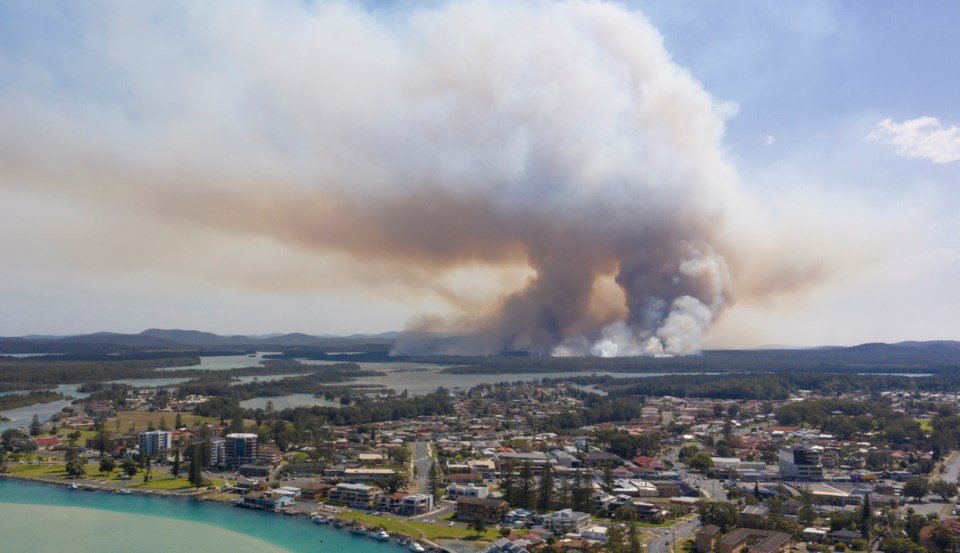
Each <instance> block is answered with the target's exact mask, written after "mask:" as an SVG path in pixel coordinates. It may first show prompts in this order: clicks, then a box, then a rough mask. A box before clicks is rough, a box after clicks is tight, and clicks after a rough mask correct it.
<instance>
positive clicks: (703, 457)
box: [687, 451, 713, 471]
mask: <svg viewBox="0 0 960 553" xmlns="http://www.w3.org/2000/svg"><path fill="white" fill-rule="evenodd" d="M687 464H688V465H689V466H690V468H691V469H693V470H699V471H704V470H707V469H710V468H713V459H711V458H710V454H709V453H707V452H705V451H700V452H698V453H696V454H695V455H694V456H693V457H691V458H690V462H689V463H687Z"/></svg>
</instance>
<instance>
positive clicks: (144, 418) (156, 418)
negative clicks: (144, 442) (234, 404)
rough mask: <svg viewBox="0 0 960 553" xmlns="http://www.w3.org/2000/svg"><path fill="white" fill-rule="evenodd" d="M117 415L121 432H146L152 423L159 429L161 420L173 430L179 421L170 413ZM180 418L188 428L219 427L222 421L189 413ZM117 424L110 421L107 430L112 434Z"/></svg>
mask: <svg viewBox="0 0 960 553" xmlns="http://www.w3.org/2000/svg"><path fill="white" fill-rule="evenodd" d="M117 414H118V416H119V417H120V431H121V432H126V431H127V430H129V429H130V428H134V429H136V430H138V431H141V432H144V431H146V430H147V427H149V426H150V423H151V422H152V423H153V425H154V426H155V427H159V426H160V419H163V420H164V422H166V423H167V426H168V427H169V428H173V423H174V422H176V420H177V414H176V413H171V412H169V411H154V412H150V411H120V412H119V413H117ZM180 418H181V419H182V420H183V424H185V425H187V426H193V425H198V426H199V425H202V424H203V423H205V422H206V423H209V424H210V426H213V427H218V426H219V425H220V419H217V418H213V417H200V416H197V415H194V414H193V413H188V412H187V413H180ZM116 424H117V423H116V420H115V419H110V420H109V421H108V422H107V429H108V430H110V431H111V432H113V431H115V430H116V428H117V427H116Z"/></svg>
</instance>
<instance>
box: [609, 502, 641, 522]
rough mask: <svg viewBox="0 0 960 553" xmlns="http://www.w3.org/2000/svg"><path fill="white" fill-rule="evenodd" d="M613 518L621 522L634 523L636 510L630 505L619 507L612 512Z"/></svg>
mask: <svg viewBox="0 0 960 553" xmlns="http://www.w3.org/2000/svg"><path fill="white" fill-rule="evenodd" d="M613 518H615V519H617V520H620V521H623V522H635V521H636V520H637V510H636V509H635V508H634V507H633V506H632V505H621V506H620V507H617V510H616V511H614V512H613Z"/></svg>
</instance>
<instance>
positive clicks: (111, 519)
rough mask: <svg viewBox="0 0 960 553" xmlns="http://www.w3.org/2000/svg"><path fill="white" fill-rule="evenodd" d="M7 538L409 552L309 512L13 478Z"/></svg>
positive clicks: (6, 547)
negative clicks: (313, 517) (313, 519)
mask: <svg viewBox="0 0 960 553" xmlns="http://www.w3.org/2000/svg"><path fill="white" fill-rule="evenodd" d="M0 536H2V541H0V550H3V551H30V552H40V553H46V552H50V553H59V552H63V551H70V552H71V553H127V552H129V551H137V552H138V553H170V552H171V551H204V552H206V553H217V552H221V551H222V552H224V553H226V552H229V553H246V552H253V551H256V552H258V553H301V552H304V553H306V552H309V553H337V552H340V551H350V552H351V553H396V552H400V551H404V549H401V548H400V547H398V546H397V545H396V543H395V542H389V543H387V542H378V541H374V540H371V539H369V538H363V537H357V536H353V535H351V534H349V533H348V532H346V531H345V530H337V529H334V528H332V527H329V526H319V525H317V524H314V523H312V522H310V521H309V520H307V519H306V518H303V517H287V516H283V515H277V514H273V513H263V512H259V511H248V510H244V509H237V508H234V507H230V506H225V505H220V504H214V503H211V502H207V503H201V502H198V501H194V500H191V499H183V498H158V497H144V496H140V495H136V494H132V495H117V494H110V493H104V492H85V491H80V490H70V489H69V488H65V487H60V486H51V485H46V484H33V483H27V482H21V481H16V480H9V479H0Z"/></svg>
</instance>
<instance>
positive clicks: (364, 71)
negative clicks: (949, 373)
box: [0, 1, 815, 356]
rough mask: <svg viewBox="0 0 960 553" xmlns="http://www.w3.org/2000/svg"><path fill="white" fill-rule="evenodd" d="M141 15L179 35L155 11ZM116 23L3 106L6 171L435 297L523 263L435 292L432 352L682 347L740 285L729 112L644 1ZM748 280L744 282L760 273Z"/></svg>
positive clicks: (196, 8) (341, 8)
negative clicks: (68, 79) (364, 269)
mask: <svg viewBox="0 0 960 553" xmlns="http://www.w3.org/2000/svg"><path fill="white" fill-rule="evenodd" d="M156 9H160V10H165V9H174V10H175V11H176V13H175V15H176V17H174V18H173V20H175V21H176V22H177V24H176V25H172V26H165V25H160V24H154V21H155V20H157V19H160V18H154V17H152V12H151V10H156ZM117 12H118V13H111V14H110V17H89V18H86V19H85V21H86V24H87V25H88V27H87V28H86V32H87V33H88V34H89V36H90V40H89V43H90V44H92V45H93V46H91V48H93V52H90V53H89V56H88V59H85V60H84V63H78V64H76V69H75V73H76V75H78V76H77V77H76V78H77V79H78V80H80V81H81V82H80V84H78V85H76V86H75V87H74V90H73V91H72V96H71V97H70V98H69V99H68V100H64V101H63V102H62V105H61V106H59V107H60V108H62V109H58V106H51V105H50V102H49V101H46V102H45V103H42V104H38V103H36V102H33V101H32V98H36V97H39V96H40V94H38V93H36V92H35V91H28V92H27V93H25V94H22V95H21V96H22V97H24V98H28V99H27V100H24V101H22V102H21V103H19V104H17V103H14V102H12V101H11V102H7V103H5V104H4V105H5V106H6V107H5V112H4V113H2V116H3V118H4V120H6V121H8V122H10V123H11V124H10V125H6V128H7V129H19V130H17V131H16V132H13V131H12V130H7V131H0V166H2V167H3V169H0V170H2V171H3V174H4V176H5V178H4V179H3V182H4V183H6V185H10V183H30V186H34V187H37V188H41V189H42V188H48V189H50V190H53V191H55V193H57V194H66V195H70V196H74V197H76V198H78V199H82V200H83V201H84V202H97V203H100V204H103V205H107V206H109V207H110V208H111V209H117V210H123V211H128V212H132V213H139V214H142V216H143V217H145V218H151V219H158V218H159V219H161V220H164V221H166V222H167V223H169V224H170V225H175V226H177V227H182V226H190V227H195V228H198V229H204V230H213V231H215V232H217V233H222V234H224V235H241V236H251V237H258V238H266V239H269V240H272V241H275V242H277V243H280V244H283V245H284V246H286V247H289V248H296V249H298V250H301V251H304V252H309V253H310V254H311V255H317V256H327V257H328V258H331V259H338V260H344V262H346V263H350V264H354V265H356V264H359V265H360V266H363V264H365V263H369V264H371V265H376V267H378V268H379V271H380V273H379V274H380V276H379V277H378V278H380V279H381V280H382V281H390V282H391V283H402V285H403V286H406V287H409V288H412V289H420V290H426V291H435V292H437V293H438V294H442V293H443V292H442V291H441V288H442V286H440V285H439V284H438V279H439V278H440V277H441V276H443V275H446V274H449V273H451V272H452V271H455V270H457V269H458V268H462V267H468V266H482V267H488V268H494V269H498V268H510V267H513V268H515V267H518V266H519V267H524V266H525V267H529V268H530V270H531V271H532V273H531V274H532V276H531V278H530V280H529V281H528V282H527V283H526V285H525V286H523V287H522V288H521V289H519V290H514V291H512V292H508V293H506V294H504V295H503V296H501V297H500V298H498V299H497V300H496V301H494V302H493V304H488V305H483V306H476V305H470V304H468V302H461V300H462V298H458V297H456V295H451V294H448V296H449V297H448V298H447V299H448V300H449V303H450V304H451V305H454V306H457V305H459V306H460V307H461V315H462V317H452V318H450V319H444V320H441V321H440V322H437V321H436V320H433V322H432V323H431V324H429V325H428V324H423V323H422V321H420V322H416V321H415V322H413V323H412V324H411V330H417V329H429V330H454V331H460V332H466V333H468V334H469V336H468V337H467V338H465V339H464V340H461V341H459V342H456V343H455V345H453V346H451V349H450V352H451V353H469V354H487V353H490V354H492V353H499V352H506V351H515V350H524V351H529V352H533V353H537V354H550V355H600V356H624V355H683V354H690V353H694V352H696V351H698V350H699V348H700V345H701V342H702V340H703V338H704V336H705V335H706V333H707V332H708V331H709V329H710V326H711V323H712V322H713V321H714V320H715V319H716V318H717V316H718V315H719V314H720V313H721V312H722V311H723V310H724V308H725V307H727V306H728V305H730V303H731V301H732V299H733V296H732V290H733V288H734V284H736V283H737V282H738V280H737V275H738V271H739V270H740V269H741V265H742V263H743V260H744V259H747V258H748V257H749V256H748V255H747V254H746V253H745V251H744V249H743V248H742V247H739V246H738V245H737V244H738V243H737V241H736V240H731V239H730V237H731V236H732V235H731V233H730V232H729V228H728V227H729V225H728V223H729V222H730V221H731V220H732V218H733V217H732V214H734V213H740V214H742V213H743V205H744V203H743V201H742V198H741V193H740V192H738V190H737V176H736V173H735V171H734V170H733V169H732V167H731V166H730V165H729V164H728V163H727V162H726V161H725V160H724V158H723V153H722V148H721V140H722V137H723V132H724V119H725V117H727V116H729V115H731V114H732V112H733V109H731V108H730V107H729V106H726V105H723V104H719V103H717V102H715V101H714V100H713V99H712V98H711V97H710V95H709V94H708V93H707V92H706V91H705V90H704V89H703V87H702V86H701V85H700V84H699V83H698V82H697V81H696V80H695V79H694V78H693V77H691V75H689V74H688V73H687V71H685V70H684V69H683V68H681V67H679V66H678V65H676V64H675V63H674V62H673V61H672V60H671V59H670V56H669V55H668V54H667V52H666V51H665V49H664V46H663V44H662V39H661V36H660V35H659V34H658V32H657V31H656V30H655V29H654V28H653V27H652V26H651V25H650V23H649V22H648V21H647V20H646V19H645V18H644V17H643V16H642V15H641V14H639V13H636V12H629V11H627V10H626V9H625V8H623V7H621V6H619V5H613V4H606V3H600V2H580V1H567V2H559V3H554V2H550V3H540V2H458V3H450V4H442V5H439V6H435V7H429V8H414V9H412V10H406V11H397V12H390V13H389V14H388V15H383V14H380V15H378V14H375V13H371V12H368V11H365V10H364V9H362V8H359V7H356V6H351V5H347V4H344V3H339V2H333V3H323V2H321V3H318V4H316V5H309V6H308V5H305V4H300V3H290V4H284V3H272V2H270V3H262V4H261V3H237V4H233V3H231V4H227V5H220V6H217V7H212V6H207V5H204V3H194V2H187V3H184V4H182V5H179V6H177V7H175V8H169V7H168V6H154V7H152V8H147V7H144V6H139V7H138V6H127V7H125V8H123V7H121V8H119V9H118V10H117ZM227 22H229V25H228V24H227ZM132 29H137V32H134V31H132ZM91 66H92V67H93V68H94V69H100V70H103V69H104V68H107V69H109V70H110V71H111V74H113V75H115V76H116V79H115V82H114V81H113V80H111V81H110V82H103V81H102V80H99V81H96V82H94V77H93V75H95V74H96V75H99V74H100V73H97V71H94V70H92V69H91V70H90V72H89V75H88V74H86V73H84V71H85V70H87V69H90V67H91ZM100 66H102V67H100ZM85 75H87V79H88V80H89V82H86V83H85V82H83V79H84V76H85ZM104 88H106V91H104V90H103V89H104ZM105 98H106V99H105ZM78 105H79V106H82V107H83V108H84V110H82V111H81V113H80V114H79V115H78V114H77V112H76V111H75V109H76V106H78ZM64 106H68V107H69V110H68V109H67V107H64ZM91 122H96V124H97V132H96V133H91V132H90V125H91ZM51 137H55V138H51ZM51 148H54V149H56V152H57V159H58V160H59V162H58V163H50V162H49V159H48V157H47V154H48V152H49V149H51ZM79 183H82V184H83V186H80V185H79ZM151 239H153V240H155V241H157V243H156V244H154V245H152V246H151V247H154V248H158V249H159V248H162V247H163V244H162V240H163V238H162V237H151ZM804 271H806V273H804ZM796 272H797V273H798V274H800V273H803V274H809V273H812V272H815V271H812V270H810V269H809V268H805V267H801V268H797V271H796ZM777 276H778V280H777V283H776V286H779V287H784V286H787V285H786V284H784V282H786V281H787V280H788V279H787V278H786V276H785V275H784V274H783V271H781V272H780V273H779V274H778V275H777ZM370 278H374V277H370ZM751 278H752V281H751V282H752V284H751V285H750V286H745V285H741V286H739V287H738V288H737V292H738V294H739V293H741V292H744V291H746V292H747V293H749V288H750V287H751V286H753V285H754V284H757V283H758V282H759V281H761V280H763V279H762V277H757V276H756V274H754V276H753V277H751ZM759 285H760V286H767V287H771V284H770V283H769V282H767V283H760V284H759ZM318 288H319V285H318ZM611 290H613V291H614V292H615V293H611ZM418 347H419V344H418V342H417V340H416V339H415V338H414V337H411V338H409V339H403V340H400V341H399V342H398V344H397V347H396V352H397V353H406V352H411V351H416V350H417V349H418Z"/></svg>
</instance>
